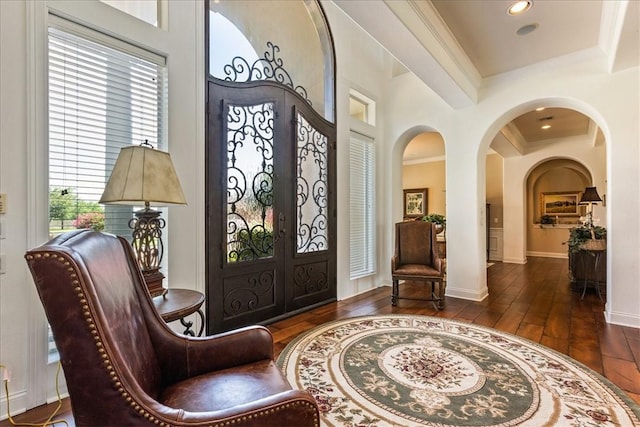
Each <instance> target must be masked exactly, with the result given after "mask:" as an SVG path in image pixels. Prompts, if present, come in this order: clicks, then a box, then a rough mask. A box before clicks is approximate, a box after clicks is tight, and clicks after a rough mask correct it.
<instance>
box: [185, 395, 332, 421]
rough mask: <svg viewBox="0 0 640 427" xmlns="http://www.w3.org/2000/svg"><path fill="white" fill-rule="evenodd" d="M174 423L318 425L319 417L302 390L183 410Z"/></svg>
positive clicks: (316, 409) (311, 402)
mask: <svg viewBox="0 0 640 427" xmlns="http://www.w3.org/2000/svg"><path fill="white" fill-rule="evenodd" d="M183 415H184V418H182V419H180V420H176V421H177V422H176V425H183V424H182V423H181V421H182V422H184V424H185V425H188V424H190V423H194V422H203V421H211V420H215V423H216V424H219V425H227V424H228V425H242V426H256V427H258V426H259V427H266V426H278V427H280V426H297V427H303V426H319V425H320V417H319V414H318V407H317V404H316V401H315V399H314V398H313V397H312V396H311V394H310V393H308V392H306V391H302V390H288V391H285V392H282V393H278V394H275V395H273V396H269V397H265V398H262V399H258V400H255V401H253V402H249V403H246V404H244V405H238V406H234V407H232V408H228V409H225V410H221V411H214V412H201V413H194V412H191V413H190V412H184V413H183Z"/></svg>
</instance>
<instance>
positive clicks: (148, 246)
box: [100, 141, 187, 297]
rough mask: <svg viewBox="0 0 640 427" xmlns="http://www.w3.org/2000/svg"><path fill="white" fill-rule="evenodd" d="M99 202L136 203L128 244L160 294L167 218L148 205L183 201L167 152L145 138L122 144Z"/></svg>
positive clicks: (148, 281) (154, 291)
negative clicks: (141, 206)
mask: <svg viewBox="0 0 640 427" xmlns="http://www.w3.org/2000/svg"><path fill="white" fill-rule="evenodd" d="M100 203H105V204H124V205H139V204H144V208H143V209H140V210H138V211H136V212H135V218H131V220H129V228H131V229H132V230H133V231H132V241H131V245H132V246H133V250H134V252H135V254H136V257H137V259H138V263H139V265H140V269H141V270H142V274H143V275H144V278H145V282H146V284H147V287H148V288H149V292H150V293H151V296H152V297H155V296H158V295H163V294H164V293H165V292H166V291H165V289H164V287H163V286H162V280H163V279H164V275H163V274H162V273H161V272H160V265H161V263H162V255H163V253H164V245H163V243H162V229H163V228H164V227H165V225H166V222H165V220H164V219H163V218H161V217H160V211H157V210H154V209H151V208H150V206H151V204H153V205H154V206H164V205H169V204H172V205H186V204H187V202H186V200H185V197H184V194H183V192H182V187H181V186H180V181H179V180H178V176H177V174H176V171H175V168H174V167H173V162H172V161H171V157H170V156H169V153H166V152H164V151H159V150H155V149H154V148H153V147H152V146H151V144H149V143H147V142H146V141H145V142H144V143H143V144H141V145H139V146H135V145H132V146H130V147H124V148H122V149H121V150H120V154H118V159H117V160H116V164H115V165H114V167H113V171H112V172H111V176H110V177H109V181H108V182H107V186H106V187H105V189H104V192H103V193H102V197H101V198H100Z"/></svg>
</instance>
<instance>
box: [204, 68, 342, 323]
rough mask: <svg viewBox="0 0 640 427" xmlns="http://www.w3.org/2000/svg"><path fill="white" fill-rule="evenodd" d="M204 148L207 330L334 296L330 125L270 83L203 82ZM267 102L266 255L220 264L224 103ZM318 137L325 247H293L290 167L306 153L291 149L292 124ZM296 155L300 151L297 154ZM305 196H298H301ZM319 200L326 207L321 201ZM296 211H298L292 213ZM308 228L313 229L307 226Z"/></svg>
mask: <svg viewBox="0 0 640 427" xmlns="http://www.w3.org/2000/svg"><path fill="white" fill-rule="evenodd" d="M207 89H208V94H207V99H208V105H207V114H208V119H207V121H208V124H207V146H206V158H205V165H206V186H205V188H206V195H205V199H206V207H207V208H206V209H207V213H206V218H207V223H206V259H207V266H206V270H207V272H206V278H207V283H206V290H207V292H206V294H207V304H206V312H207V332H208V333H214V332H219V331H223V330H228V329H232V328H235V327H240V326H243V325H246V324H252V323H269V322H272V321H275V320H278V319H281V318H284V317H288V316H291V315H293V314H296V313H299V312H301V311H305V310H308V309H311V308H313V307H316V306H318V305H321V304H325V303H327V302H330V301H334V300H335V299H336V293H337V285H336V224H335V223H336V191H335V188H336V178H335V175H336V159H335V152H336V150H335V147H336V145H335V141H336V137H335V135H336V132H335V125H334V124H332V123H330V122H328V121H326V120H325V119H324V118H322V117H321V116H320V115H319V114H318V113H317V112H315V111H314V110H313V108H311V106H310V105H309V104H308V103H307V101H306V100H305V99H303V98H302V97H301V96H300V95H299V94H297V93H296V92H295V91H293V90H292V89H291V88H289V87H286V86H283V85H280V84H278V83H275V82H264V81H259V82H249V83H233V82H222V81H219V80H216V79H212V81H210V82H209V83H208V87H207ZM263 103H271V104H272V105H273V123H272V128H273V138H274V140H273V153H272V155H273V166H274V169H273V178H272V180H273V181H272V182H273V188H274V192H273V236H274V239H273V256H271V254H269V256H265V257H264V258H260V259H255V260H251V261H243V262H237V263H230V262H227V248H226V244H227V240H226V239H227V236H226V232H227V231H226V230H227V190H226V188H227V179H228V178H227V161H228V158H227V152H226V150H227V148H226V146H227V141H226V139H227V131H226V125H225V120H226V116H225V114H226V111H228V107H229V106H230V105H234V106H249V105H257V104H263ZM299 120H301V121H304V122H305V123H306V124H308V125H309V129H311V130H313V131H314V132H317V133H318V134H320V135H324V136H325V137H326V142H327V147H326V152H325V153H324V155H325V156H326V165H323V166H322V167H324V168H326V171H325V173H326V177H325V180H326V189H324V188H322V189H321V191H320V192H321V193H323V194H321V196H322V205H323V206H322V207H321V208H319V209H321V210H323V212H322V213H323V215H322V218H321V221H318V223H320V224H322V226H323V227H325V229H324V230H321V232H322V233H323V234H324V235H326V244H325V246H322V247H321V248H320V249H317V248H312V249H310V250H309V251H305V250H299V249H298V246H299V243H298V239H299V238H300V235H301V234H302V233H301V232H300V228H299V224H298V219H299V218H297V217H298V213H299V210H298V209H297V199H300V198H301V196H300V193H299V191H298V190H297V189H298V188H299V187H300V185H299V184H300V182H301V179H300V177H299V176H297V171H298V168H297V165H298V164H299V162H300V161H303V162H304V161H308V159H306V160H305V159H303V157H305V155H306V154H308V152H307V151H304V150H300V149H299V148H298V146H297V145H298V139H299V137H300V138H304V132H302V134H303V135H302V136H300V135H298V132H297V130H298V128H299V125H300V123H298V121H299ZM301 153H302V154H301ZM305 197H306V195H305ZM324 205H326V206H324ZM300 216H302V215H300ZM307 228H308V229H312V228H313V227H307Z"/></svg>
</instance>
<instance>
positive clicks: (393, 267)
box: [391, 255, 399, 273]
mask: <svg viewBox="0 0 640 427" xmlns="http://www.w3.org/2000/svg"><path fill="white" fill-rule="evenodd" d="M398 261H399V260H398V256H397V255H394V256H392V257H391V272H392V273H393V272H394V271H396V267H397V266H398Z"/></svg>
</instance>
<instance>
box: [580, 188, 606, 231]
mask: <svg viewBox="0 0 640 427" xmlns="http://www.w3.org/2000/svg"><path fill="white" fill-rule="evenodd" d="M601 201H602V199H601V198H600V196H599V195H598V191H597V190H596V187H587V188H585V189H584V193H582V198H580V202H578V204H580V205H587V222H586V225H587V227H589V228H591V227H593V204H594V203H598V202H601Z"/></svg>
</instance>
